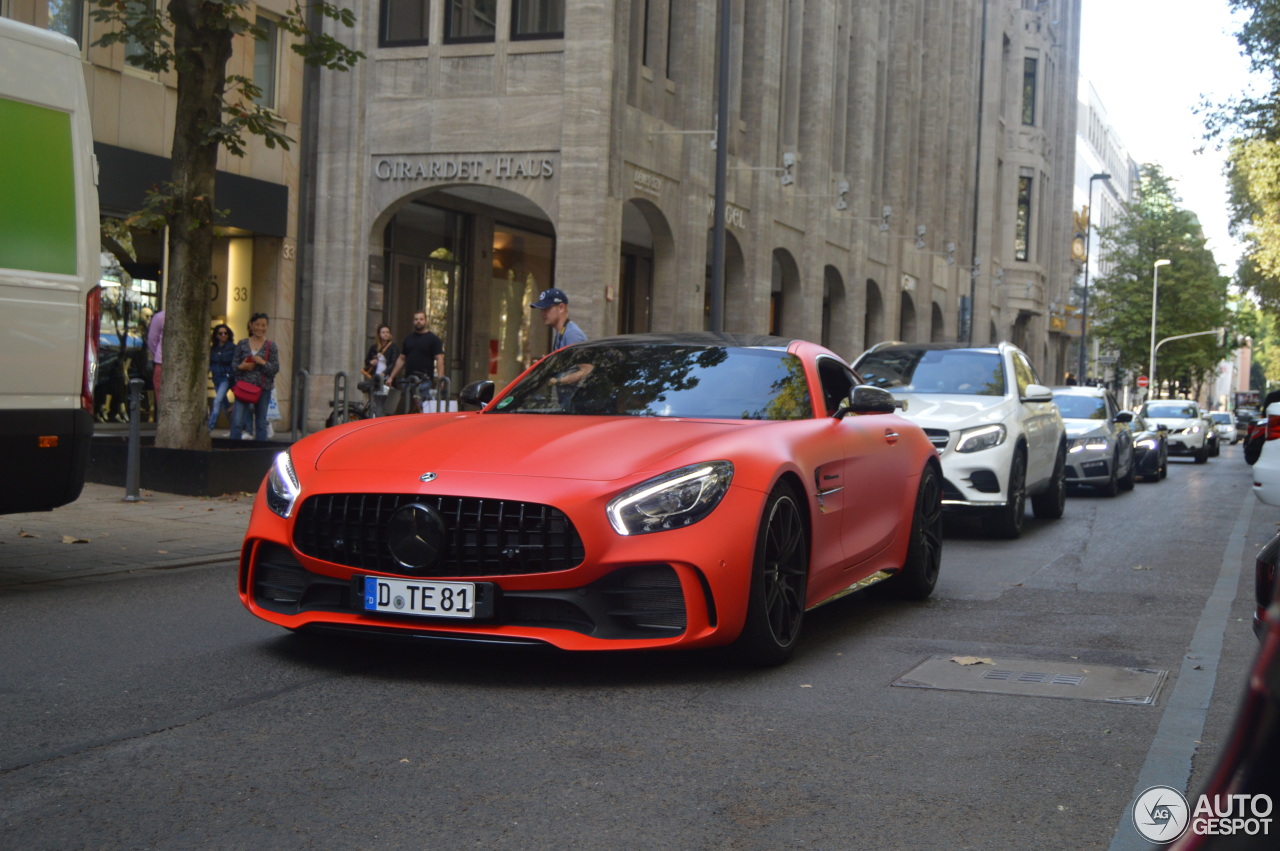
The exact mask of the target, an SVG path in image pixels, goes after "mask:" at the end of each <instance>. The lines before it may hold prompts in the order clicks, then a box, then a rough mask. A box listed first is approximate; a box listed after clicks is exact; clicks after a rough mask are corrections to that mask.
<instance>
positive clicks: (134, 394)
mask: <svg viewBox="0 0 1280 851" xmlns="http://www.w3.org/2000/svg"><path fill="white" fill-rule="evenodd" d="M143 384H145V382H144V381H143V380H142V379H141V378H132V379H130V380H129V454H128V456H127V457H126V458H125V462H124V463H125V472H124V501H125V502H141V501H142V497H140V496H138V472H139V468H140V466H141V464H142V411H141V410H140V408H141V406H142V387H143Z"/></svg>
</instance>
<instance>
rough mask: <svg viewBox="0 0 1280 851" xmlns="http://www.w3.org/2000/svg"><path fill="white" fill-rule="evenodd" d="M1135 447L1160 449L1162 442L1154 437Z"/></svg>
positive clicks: (1146, 438) (1142, 441)
mask: <svg viewBox="0 0 1280 851" xmlns="http://www.w3.org/2000/svg"><path fill="white" fill-rule="evenodd" d="M1133 445H1134V446H1136V447H1137V448H1138V449H1159V448H1160V441H1158V440H1156V439H1155V438H1154V437H1144V438H1142V439H1141V440H1139V441H1137V442H1136V443H1134V444H1133Z"/></svg>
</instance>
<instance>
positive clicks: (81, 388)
mask: <svg viewBox="0 0 1280 851" xmlns="http://www.w3.org/2000/svg"><path fill="white" fill-rule="evenodd" d="M95 171H96V168H95V160H94V156H93V133H92V130H91V128H90V125H89V103H88V97H87V95H86V94H85V83H84V70H83V68H82V65H81V59H80V49H79V48H78V47H77V46H76V43H75V42H74V41H72V40H71V39H69V38H67V37H66V36H63V35H59V34H58V33H53V32H48V31H46V30H41V29H37V28H35V27H31V26H27V25H26V24H21V23H18V22H16V21H11V20H8V19H7V18H0V514H8V513H13V512H18V511H37V510H45V509H50V508H54V507H56V506H59V505H65V504H66V503H68V502H71V501H72V500H74V499H75V498H76V497H78V496H79V495H80V490H81V488H82V487H83V486H84V472H85V466H86V464H87V463H88V459H89V442H90V439H91V438H92V437H93V383H94V378H95V375H96V373H97V367H98V326H99V323H100V319H101V305H100V293H101V291H100V290H99V288H98V286H99V278H100V274H101V263H100V257H99V250H100V239H99V222H98V190H97V186H96V183H97V175H96V173H95Z"/></svg>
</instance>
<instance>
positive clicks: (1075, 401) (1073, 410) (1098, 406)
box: [1053, 393, 1107, 420]
mask: <svg viewBox="0 0 1280 851" xmlns="http://www.w3.org/2000/svg"><path fill="white" fill-rule="evenodd" d="M1053 401H1054V402H1056V403H1057V404H1058V410H1059V411H1061V412H1062V418H1063V419H1067V420H1105V419H1106V418H1107V406H1106V404H1105V403H1104V402H1103V401H1102V399H1100V398H1098V397H1097V396H1073V395H1070V394H1068V393H1055V394H1054V397H1053Z"/></svg>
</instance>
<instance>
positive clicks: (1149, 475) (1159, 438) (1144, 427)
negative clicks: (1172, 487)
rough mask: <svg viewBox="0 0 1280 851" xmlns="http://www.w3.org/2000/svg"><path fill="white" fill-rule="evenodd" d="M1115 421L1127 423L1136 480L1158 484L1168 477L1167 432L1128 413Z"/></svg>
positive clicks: (1148, 421)
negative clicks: (1131, 439)
mask: <svg viewBox="0 0 1280 851" xmlns="http://www.w3.org/2000/svg"><path fill="white" fill-rule="evenodd" d="M1116 420H1117V421H1119V422H1127V423H1128V424H1129V431H1130V432H1131V433H1132V434H1133V467H1134V470H1135V471H1136V472H1137V475H1138V478H1140V479H1144V480H1146V481H1149V482H1158V481H1160V480H1161V479H1163V478H1164V477H1165V476H1167V475H1169V439H1168V438H1169V430H1168V429H1167V428H1165V427H1164V426H1157V425H1156V424H1155V423H1153V422H1151V421H1150V420H1148V419H1146V418H1145V417H1143V416H1142V415H1141V414H1136V413H1131V412H1129V411H1125V412H1123V413H1121V414H1120V415H1119V416H1117V417H1116Z"/></svg>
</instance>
